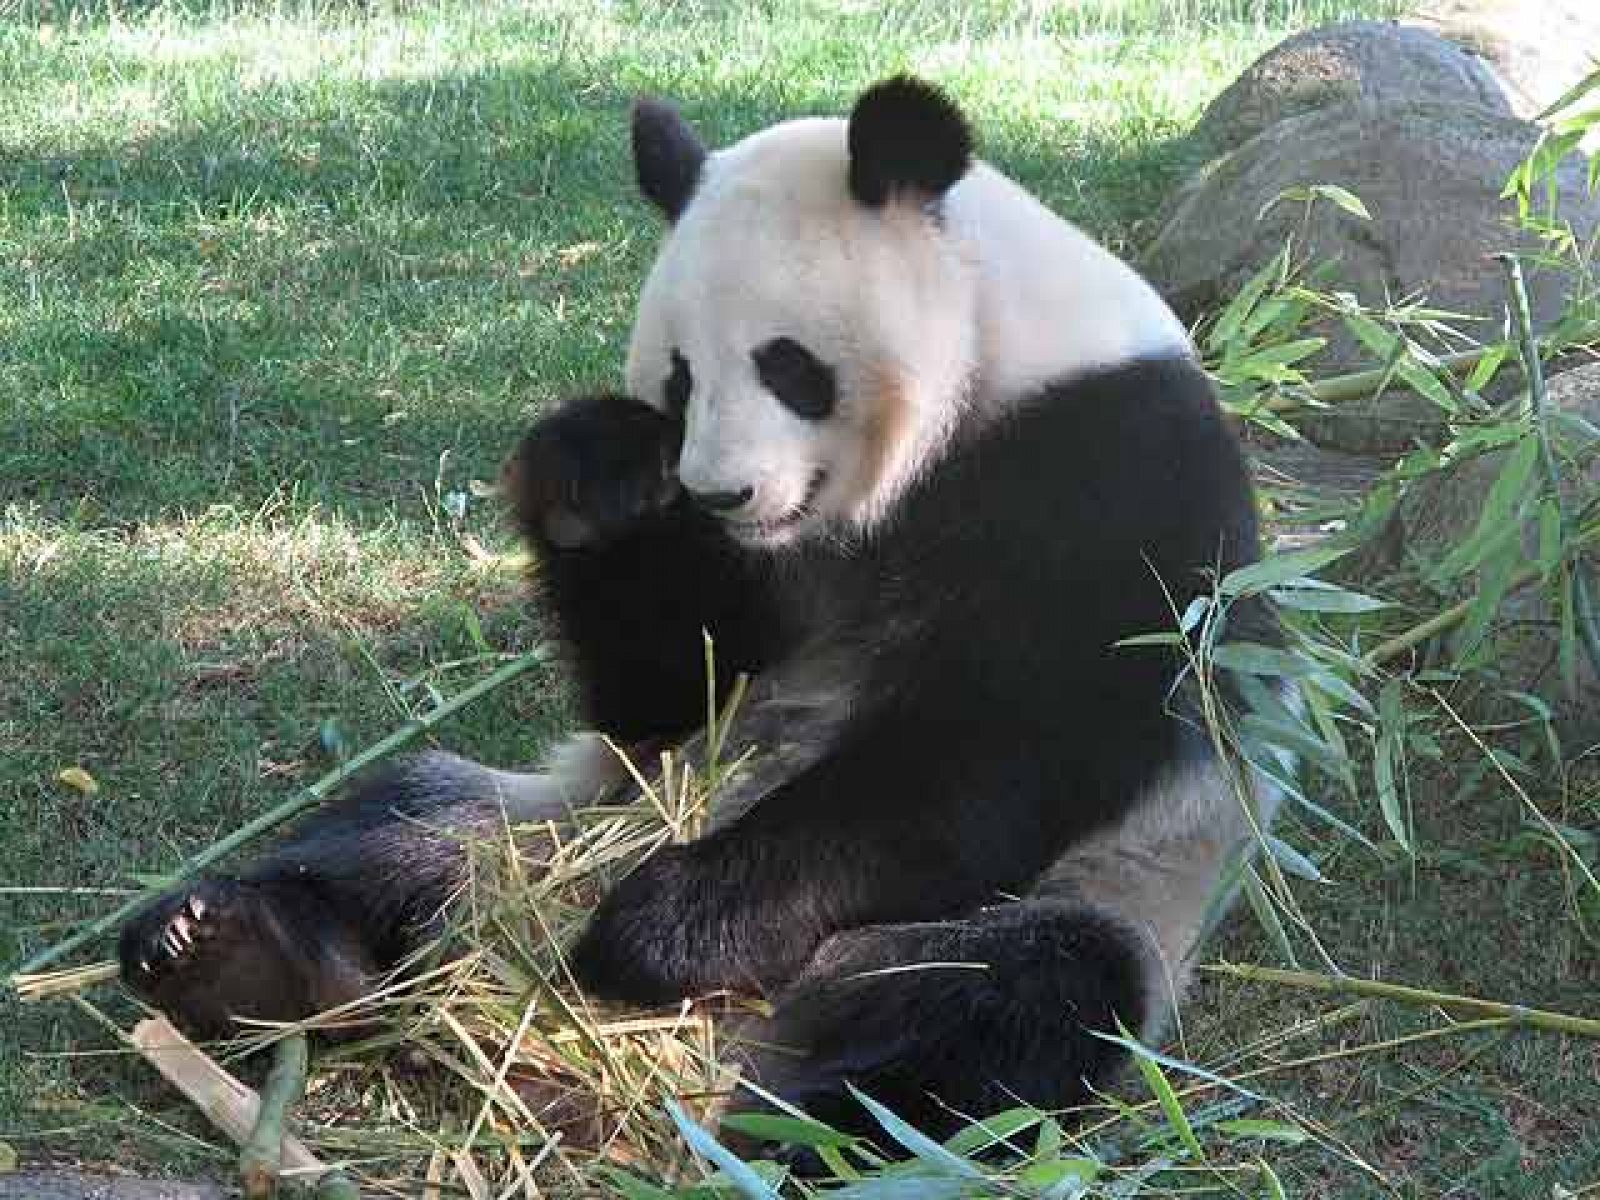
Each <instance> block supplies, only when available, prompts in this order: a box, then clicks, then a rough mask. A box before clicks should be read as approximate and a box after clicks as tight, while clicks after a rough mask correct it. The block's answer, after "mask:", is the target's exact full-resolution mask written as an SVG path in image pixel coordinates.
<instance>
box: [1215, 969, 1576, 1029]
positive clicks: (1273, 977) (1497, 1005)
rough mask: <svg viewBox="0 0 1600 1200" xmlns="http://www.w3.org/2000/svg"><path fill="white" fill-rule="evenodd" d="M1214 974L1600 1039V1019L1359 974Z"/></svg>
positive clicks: (1243, 971)
mask: <svg viewBox="0 0 1600 1200" xmlns="http://www.w3.org/2000/svg"><path fill="white" fill-rule="evenodd" d="M1200 969H1201V970H1202V971H1205V972H1207V973H1208V974H1212V975H1227V976H1230V977H1232V978H1234V979H1243V980H1245V981H1246V982H1248V983H1277V984H1282V985H1284V986H1286V987H1298V988H1307V989H1309V990H1311V991H1314V992H1327V993H1329V994H1331V995H1335V996H1365V997H1371V998H1373V999H1378V1000H1393V1001H1395V1002H1397V1003H1400V1004H1409V1005H1413V1006H1415V1007H1418V1008H1441V1009H1443V1010H1444V1011H1445V1012H1447V1013H1451V1014H1459V1015H1461V1016H1467V1017H1475V1018H1477V1017H1493V1018H1498V1019H1500V1020H1503V1021H1508V1022H1510V1023H1511V1024H1513V1025H1522V1026H1526V1027H1528V1028H1530V1029H1539V1030H1543V1031H1545V1032H1547V1033H1571V1034H1576V1035H1577V1036H1579V1037H1589V1038H1600V1020H1596V1019H1592V1018H1589V1017H1575V1016H1571V1015H1569V1014H1567V1013H1558V1012H1551V1011H1549V1010H1548V1009H1542V1008H1528V1007H1527V1006H1525V1005H1522V1004H1503V1003H1501V1002H1500V1001H1498V1000H1480V999H1478V998H1477V997H1475V996H1457V995H1453V994H1451V993H1449V992H1432V991H1428V990H1427V989H1425V988H1415V987H1407V986H1406V985H1405V984H1401V983H1384V982H1383V981H1382V980H1378V979H1361V978H1359V977H1357V976H1354V975H1318V974H1316V973H1315V972H1312V971H1290V970H1285V969H1283V968H1280V967H1258V966H1255V965H1253V964H1250V963H1217V964H1214V965H1210V966H1204V967H1201V968H1200Z"/></svg>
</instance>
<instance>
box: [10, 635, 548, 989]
mask: <svg viewBox="0 0 1600 1200" xmlns="http://www.w3.org/2000/svg"><path fill="white" fill-rule="evenodd" d="M545 658H546V655H545V653H544V651H543V650H542V649H535V650H531V651H529V652H528V653H527V654H523V655H521V656H519V657H517V658H516V659H513V660H512V661H511V662H509V663H507V664H506V665H505V666H503V667H501V668H500V669H499V670H498V671H495V672H494V673H493V674H491V675H488V676H486V677H485V678H483V679H480V680H479V681H478V682H477V683H475V684H473V685H472V686H471V687H468V688H464V689H462V691H460V692H458V693H457V694H456V695H454V696H452V697H450V699H448V700H446V701H444V703H442V704H440V705H439V706H438V707H436V708H434V709H432V710H431V711H429V712H427V713H424V714H423V715H422V716H420V717H413V718H412V719H411V720H410V721H407V722H406V723H405V724H404V725H402V726H401V727H400V728H399V729H397V730H395V731H394V732H393V733H391V734H389V736H388V737H385V738H382V739H380V740H379V741H377V742H374V743H373V744H372V745H371V746H368V747H367V748H366V749H365V750H363V751H361V752H360V753H359V754H356V755H354V756H353V757H351V758H350V759H348V760H346V761H345V762H343V763H341V764H340V765H339V766H338V767H336V768H334V769H333V770H332V771H329V772H328V773H327V774H326V775H324V776H323V777H322V778H321V779H319V780H317V781H316V782H315V783H313V784H312V785H311V786H310V787H307V788H304V789H302V790H301V791H299V792H297V793H295V795H293V796H292V797H290V798H289V799H288V800H285V801H284V802H283V803H282V804H280V805H278V806H277V807H276V808H274V809H272V810H271V811H270V812H265V813H262V814H261V815H260V816H259V817H257V818H256V819H255V820H253V821H250V822H248V823H246V824H244V825H242V826H240V827H239V828H238V829H236V830H234V831H233V832H232V833H231V834H229V835H228V836H227V837H225V838H223V839H222V840H221V841H219V842H215V843H213V844H212V845H210V846H208V847H207V848H206V849H205V850H202V851H201V852H200V853H199V854H197V855H195V856H194V857H193V858H191V859H189V861H188V862H186V863H184V864H183V866H182V867H181V868H180V869H179V871H178V873H177V875H176V876H175V877H174V879H173V880H172V881H169V882H168V883H166V884H164V885H162V886H161V887H155V888H149V889H146V890H145V891H143V892H140V893H139V894H138V895H137V896H134V897H133V898H132V899H131V900H129V901H128V902H127V903H126V904H123V905H120V906H119V907H117V908H116V909H114V910H113V911H111V912H109V913H107V914H106V915H105V916H103V917H100V918H99V919H97V920H95V921H91V922H90V923H89V924H88V925H85V926H84V927H83V928H82V929H80V930H78V932H77V933H75V934H73V935H72V936H71V937H69V938H67V939H66V940H64V941H61V942H58V943H56V944H55V945H54V946H50V947H47V948H46V949H44V950H41V951H40V952H39V953H38V954H35V955H34V956H33V957H32V958H30V959H28V960H27V961H26V962H24V963H23V964H22V965H21V966H19V967H18V968H17V969H16V972H15V974H14V975H13V976H12V984H13V986H15V984H16V980H17V978H18V977H19V976H23V975H31V974H36V973H38V972H39V971H40V970H41V969H42V968H44V967H46V966H49V965H50V964H51V963H53V962H55V961H56V960H57V959H58V958H60V957H62V956H63V955H65V954H70V953H71V952H72V951H74V950H76V949H77V948H78V947H79V946H82V945H85V944H86V943H88V942H91V941H93V940H94V939H95V938H97V937H100V936H101V935H103V934H105V933H108V932H109V931H111V930H112V929H115V928H116V927H117V926H119V925H121V924H122V923H123V922H124V921H126V920H127V919H128V918H129V917H133V916H137V915H138V914H139V913H141V912H143V911H144V910H145V909H146V908H148V907H149V906H150V905H151V904H153V903H154V902H155V900H156V899H157V897H159V896H160V895H161V894H162V893H163V892H165V891H166V890H167V889H168V888H169V887H171V886H172V882H176V881H177V880H182V879H188V878H190V877H191V876H194V875H197V874H199V873H200V872H201V871H203V870H205V869H206V868H207V867H209V866H211V865H212V864H213V863H216V862H219V861H221V860H222V859H224V858H226V857H227V856H228V855H230V854H232V853H233V852H234V851H235V850H238V849H239V848H240V847H242V846H245V845H248V844H249V843H250V842H253V841H254V840H255V839H256V838H258V837H260V836H261V835H262V834H264V833H267V832H269V831H271V830H273V829H276V828H277V827H278V826H280V825H282V824H283V823H284V822H286V821H288V820H290V819H292V818H294V817H297V816H299V815H300V814H301V813H302V812H304V811H305V810H306V809H308V808H312V807H314V806H316V805H318V804H321V803H322V802H323V801H324V800H326V799H327V798H328V796H329V795H330V794H331V793H332V792H334V791H335V790H337V789H338V787H339V786H340V785H341V784H343V783H344V782H345V781H346V780H348V779H349V778H350V777H351V776H352V775H355V774H357V773H358V772H360V771H363V770H365V769H366V768H367V767H370V766H371V765H372V764H373V763H375V762H378V761H380V760H382V759H384V758H387V757H388V756H389V755H391V754H393V753H394V752H395V751H397V750H399V749H401V748H402V747H403V746H406V745H408V744H410V743H411V742H413V741H415V740H416V739H417V738H418V737H421V736H422V735H423V734H424V733H427V732H428V731H429V730H431V729H433V728H434V727H435V726H437V725H438V724H439V723H440V722H442V721H445V720H447V719H448V718H450V717H453V716H455V714H456V713H458V712H460V711H461V710H462V709H464V708H466V707H467V706H469V705H470V704H472V703H473V702H474V701H477V700H480V699H482V698H483V697H484V696H487V695H488V694H489V693H490V692H492V691H494V690H495V689H497V688H500V687H503V686H504V685H506V684H507V683H510V682H511V681H512V680H513V679H516V678H517V677H518V676H520V675H523V674H526V673H527V672H528V671H529V670H531V669H532V668H533V667H535V666H537V665H539V664H540V663H542V662H544V661H545Z"/></svg>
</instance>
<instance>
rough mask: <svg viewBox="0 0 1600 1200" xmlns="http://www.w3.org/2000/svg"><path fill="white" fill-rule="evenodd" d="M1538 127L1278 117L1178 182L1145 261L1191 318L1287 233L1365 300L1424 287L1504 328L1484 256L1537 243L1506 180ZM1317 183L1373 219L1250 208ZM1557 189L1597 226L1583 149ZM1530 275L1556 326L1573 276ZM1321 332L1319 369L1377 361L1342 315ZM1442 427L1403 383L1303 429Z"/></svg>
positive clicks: (1230, 290)
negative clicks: (1521, 225) (1518, 221)
mask: <svg viewBox="0 0 1600 1200" xmlns="http://www.w3.org/2000/svg"><path fill="white" fill-rule="evenodd" d="M1538 135H1539V130H1538V127H1537V126H1535V125H1532V124H1530V123H1528V122H1525V121H1521V120H1518V119H1516V118H1513V117H1506V116H1501V115H1498V114H1495V113H1492V112H1490V111H1488V110H1486V109H1483V108H1475V107H1454V108H1452V107H1448V106H1439V105H1411V106H1409V107H1403V108H1380V107H1376V106H1374V105H1372V104H1370V103H1368V102H1366V101H1351V102H1347V103H1344V104H1339V105H1335V106H1334V107H1331V108H1324V109H1319V110H1316V111H1314V112H1309V113H1306V114H1305V115H1303V116H1298V117H1288V118H1285V119H1284V120H1281V121H1279V122H1277V123H1276V124H1274V125H1271V126H1269V127H1268V128H1267V129H1265V130H1263V131H1262V132H1261V133H1260V134H1258V135H1256V136H1255V137H1254V138H1251V139H1250V140H1249V141H1248V142H1246V143H1244V144H1243V145H1242V146H1240V147H1239V148H1238V149H1236V150H1234V151H1233V152H1232V153H1229V154H1226V155H1224V156H1222V157H1221V158H1219V159H1216V160H1215V161H1213V162H1212V163H1210V164H1209V165H1207V166H1206V167H1204V168H1203V169H1202V170H1201V171H1200V172H1198V173H1197V174H1196V175H1195V176H1194V177H1193V178H1192V179H1190V180H1189V181H1188V182H1187V183H1186V184H1185V185H1184V186H1183V188H1182V189H1180V191H1179V193H1178V195H1177V196H1176V197H1175V199H1174V201H1173V203H1172V205H1171V206H1170V208H1169V210H1168V216H1167V219H1166V221H1165V223H1164V225H1163V226H1162V228H1161V230H1160V232H1159V233H1158V234H1157V235H1156V237H1155V240H1154V241H1153V242H1152V243H1151V245H1150V247H1149V249H1148V251H1147V252H1146V254H1145V256H1144V261H1143V267H1144V270H1145V272H1146V274H1147V275H1149V277H1150V278H1151V279H1152V280H1153V281H1154V282H1155V283H1156V285H1157V286H1158V287H1159V288H1161V290H1162V291H1163V292H1164V293H1165V294H1166V295H1167V297H1168V299H1169V300H1170V301H1171V302H1172V303H1173V305H1174V307H1176V308H1177V309H1178V311H1179V312H1180V314H1181V315H1183V316H1184V317H1185V318H1186V319H1189V320H1193V319H1194V318H1195V317H1196V316H1198V315H1199V314H1200V313H1202V312H1204V311H1207V310H1211V309H1214V308H1215V307H1217V306H1219V305H1220V304H1222V303H1224V302H1226V300H1227V298H1228V297H1230V296H1232V295H1233V294H1234V292H1235V291H1236V290H1237V289H1238V287H1239V286H1240V285H1241V284H1242V283H1243V282H1244V281H1245V280H1246V279H1248V278H1249V277H1250V275H1251V274H1253V273H1254V272H1255V271H1256V270H1257V269H1259V268H1260V267H1261V266H1262V265H1263V264H1264V263H1266V262H1267V261H1268V260H1270V259H1271V257H1272V256H1273V255H1275V254H1277V253H1278V251H1279V250H1280V249H1281V248H1282V247H1283V245H1284V241H1285V239H1286V238H1287V237H1289V236H1290V234H1291V233H1292V234H1294V235H1295V237H1296V239H1297V246H1298V248H1299V255H1300V257H1301V258H1302V260H1304V261H1311V262H1323V261H1327V262H1330V263H1331V264H1332V265H1333V269H1334V280H1333V283H1334V286H1337V287H1339V288H1340V289H1342V290H1349V291H1352V292H1354V293H1355V294H1356V295H1357V296H1358V297H1359V298H1360V299H1361V300H1362V301H1363V302H1365V303H1367V304H1369V305H1374V306H1381V305H1383V304H1384V303H1385V301H1386V300H1400V299H1406V298H1416V297H1419V296H1425V297H1426V298H1427V300H1428V302H1429V303H1430V304H1432V305H1433V306H1435V307H1437V308H1443V309H1448V310H1451V311H1453V312H1458V313H1464V314H1468V315H1470V316H1473V317H1477V318H1481V321H1480V323H1478V324H1476V325H1475V326H1472V327H1469V332H1474V333H1477V334H1480V335H1482V336H1483V337H1485V338H1490V337H1494V336H1497V335H1498V331H1499V329H1500V327H1501V322H1502V321H1503V318H1504V312H1505V280H1504V273H1503V271H1502V269H1501V268H1500V267H1499V265H1498V264H1496V263H1495V262H1493V261H1492V260H1490V259H1489V258H1488V256H1489V255H1490V254H1491V253H1493V252H1495V251H1498V250H1507V249H1512V248H1521V249H1531V248H1533V246H1534V245H1535V242H1534V240H1533V239H1532V238H1531V237H1529V236H1528V235H1526V234H1524V233H1522V232H1521V231H1519V230H1517V229H1515V228H1514V227H1513V225H1512V223H1511V218H1512V216H1513V210H1512V207H1511V205H1510V204H1509V203H1508V202H1505V201H1502V200H1501V199H1500V192H1501V189H1502V187H1503V186H1504V184H1505V180H1506V178H1507V177H1508V176H1509V175H1510V174H1511V172H1512V170H1513V169H1514V168H1515V167H1516V166H1517V165H1518V164H1519V163H1521V162H1522V160H1523V159H1524V158H1525V157H1526V155H1527V153H1528V151H1529V150H1530V149H1531V148H1532V146H1533V144H1534V141H1535V140H1536V139H1537V138H1538ZM1318 183H1326V184H1336V185H1339V186H1341V187H1344V188H1347V189H1349V190H1350V191H1351V192H1353V193H1355V194H1356V195H1357V196H1359V197H1360V198H1361V199H1362V201H1363V202H1364V203H1365V205H1366V207H1367V209H1368V210H1369V211H1370V213H1371V214H1372V219H1371V220H1370V221H1364V220H1361V219H1359V218H1358V217H1354V216H1351V215H1349V214H1347V213H1344V212H1342V211H1340V210H1338V209H1337V208H1336V207H1335V206H1334V205H1332V204H1328V203H1319V204H1317V205H1316V206H1315V208H1314V209H1313V212H1312V215H1311V218H1310V220H1309V221H1308V222H1305V223H1304V225H1302V221H1303V214H1304V209H1303V206H1302V205H1299V204H1289V203H1280V204H1278V205H1276V206H1275V207H1274V208H1273V209H1272V211H1271V212H1269V213H1267V214H1266V216H1265V217H1263V218H1262V219H1260V220H1259V221H1258V220H1257V219H1256V215H1257V214H1258V213H1260V212H1261V210H1262V209H1263V208H1264V207H1265V206H1266V205H1267V204H1268V202H1269V201H1271V200H1273V199H1274V197H1277V196H1279V195H1280V194H1281V193H1283V192H1284V191H1285V190H1287V189H1291V188H1295V187H1303V186H1306V185H1310V184H1318ZM1560 194H1561V206H1562V213H1563V215H1564V216H1566V217H1567V218H1568V219H1570V220H1571V221H1572V223H1573V225H1574V226H1575V228H1576V229H1577V231H1578V232H1579V234H1580V235H1582V236H1588V235H1589V234H1590V233H1592V232H1593V231H1594V229H1595V228H1596V226H1597V225H1600V201H1597V200H1596V199H1595V198H1593V197H1591V196H1589V195H1588V192H1587V190H1586V188H1585V185H1584V178H1583V169H1582V165H1581V164H1580V163H1579V162H1577V161H1576V160H1573V161H1572V162H1571V163H1570V164H1568V169H1567V170H1566V171H1565V172H1564V173H1563V175H1562V176H1561V183H1560ZM1529 287H1530V292H1531V297H1532V306H1533V312H1534V319H1535V322H1536V323H1538V324H1544V323H1547V322H1549V321H1550V320H1552V319H1553V318H1554V317H1555V316H1556V315H1557V314H1558V313H1559V312H1560V311H1561V309H1562V307H1563V305H1564V303H1565V301H1566V298H1567V295H1568V278H1567V276H1566V275H1564V274H1562V273H1560V272H1557V271H1546V272H1541V271H1538V270H1530V273H1529ZM1319 332H1323V333H1325V334H1326V335H1327V336H1328V338H1329V345H1328V348H1327V349H1326V350H1325V351H1324V352H1323V353H1322V354H1321V355H1320V356H1319V357H1318V358H1317V359H1315V360H1313V361H1311V362H1310V363H1309V364H1307V365H1308V366H1309V367H1310V368H1311V370H1312V371H1313V372H1314V373H1315V374H1317V375H1319V376H1324V377H1325V376H1327V375H1333V374H1340V373H1343V372H1345V371H1353V370H1359V369H1362V368H1365V367H1370V366H1373V365H1377V364H1374V363H1373V361H1372V360H1371V357H1370V355H1369V354H1368V352H1366V351H1365V350H1364V349H1363V348H1362V347H1361V346H1360V344H1359V343H1357V342H1356V341H1355V339H1354V338H1352V337H1351V336H1349V334H1348V333H1346V332H1345V331H1344V330H1343V329H1342V328H1341V327H1339V326H1337V325H1334V326H1332V327H1329V328H1326V329H1323V330H1320V331H1319ZM1440 424H1441V422H1440V420H1439V415H1438V412H1437V410H1436V409H1434V408H1433V407H1432V406H1431V405H1428V404H1427V403H1426V402H1425V401H1422V400H1421V399H1420V398H1417V397H1413V396H1410V395H1408V394H1405V393H1400V394H1397V395H1395V396H1392V397H1389V398H1386V399H1385V400H1383V401H1380V402H1376V403H1365V404H1363V403H1356V404H1344V405H1341V406H1340V407H1339V408H1338V410H1337V411H1331V412H1330V413H1328V414H1327V415H1325V416H1320V417H1317V418H1315V419H1313V420H1310V421H1307V422H1303V423H1302V427H1303V428H1304V429H1305V430H1306V432H1307V433H1308V434H1310V435H1311V436H1312V437H1314V438H1315V439H1317V440H1318V441H1320V442H1322V443H1324V444H1326V445H1330V446H1333V447H1335V448H1338V449H1342V450H1346V451H1350V452H1354V453H1374V452H1386V451H1393V450H1396V449H1400V448H1403V447H1405V446H1407V445H1409V444H1411V442H1412V441H1413V439H1415V438H1418V437H1423V438H1426V437H1431V436H1433V435H1434V434H1435V433H1436V432H1437V431H1438V429H1439V427H1440Z"/></svg>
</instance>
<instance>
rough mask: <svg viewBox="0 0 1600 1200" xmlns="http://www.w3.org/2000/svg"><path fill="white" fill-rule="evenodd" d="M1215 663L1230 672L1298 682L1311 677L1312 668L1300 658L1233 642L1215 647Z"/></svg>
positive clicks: (1276, 650)
mask: <svg viewBox="0 0 1600 1200" xmlns="http://www.w3.org/2000/svg"><path fill="white" fill-rule="evenodd" d="M1211 661H1212V662H1213V663H1215V664H1216V665H1217V666H1219V667H1222V668H1223V669H1224V670H1228V671H1238V672H1240V673H1241V674H1244V675H1267V676H1272V677H1274V678H1282V679H1295V678H1298V677H1299V676H1302V675H1305V674H1307V673H1308V672H1309V671H1310V669H1311V666H1310V664H1309V663H1308V662H1306V660H1305V659H1304V658H1302V657H1301V656H1300V655H1298V654H1295V653H1293V652H1292V651H1289V650H1280V649H1278V648H1277V647H1276V646H1263V645H1261V644H1260V643H1259V642H1229V643H1228V644H1227V645H1225V646H1216V647H1213V649H1212V651H1211Z"/></svg>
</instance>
